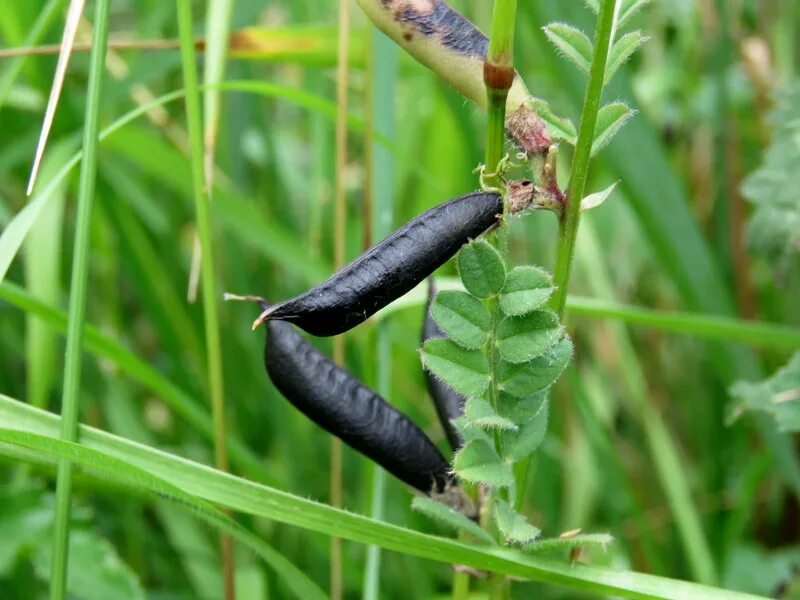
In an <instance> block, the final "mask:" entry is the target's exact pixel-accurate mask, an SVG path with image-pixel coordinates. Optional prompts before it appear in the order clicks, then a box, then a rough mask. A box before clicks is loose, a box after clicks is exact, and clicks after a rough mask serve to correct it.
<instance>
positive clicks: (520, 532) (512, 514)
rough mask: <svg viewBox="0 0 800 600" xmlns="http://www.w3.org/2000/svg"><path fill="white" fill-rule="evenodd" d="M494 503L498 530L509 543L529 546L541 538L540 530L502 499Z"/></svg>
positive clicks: (497, 499)
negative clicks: (528, 544)
mask: <svg viewBox="0 0 800 600" xmlns="http://www.w3.org/2000/svg"><path fill="white" fill-rule="evenodd" d="M494 502H495V505H494V509H495V512H494V518H495V521H496V522H497V528H498V529H499V530H500V533H501V534H502V535H503V537H504V538H505V540H506V541H507V542H508V543H510V544H527V543H529V542H531V541H533V540H535V539H536V538H537V537H539V534H540V533H541V531H540V530H539V528H538V527H534V526H533V525H531V524H530V523H528V521H527V520H526V519H525V517H524V516H522V515H521V514H519V513H518V512H517V511H515V510H514V508H513V507H512V506H511V505H510V504H509V503H508V502H506V501H505V500H502V499H500V498H496V499H495V501H494Z"/></svg>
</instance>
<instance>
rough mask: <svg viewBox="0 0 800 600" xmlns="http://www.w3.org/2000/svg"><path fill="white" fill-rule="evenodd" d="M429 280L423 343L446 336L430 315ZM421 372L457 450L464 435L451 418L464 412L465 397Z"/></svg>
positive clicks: (432, 288) (432, 291)
mask: <svg viewBox="0 0 800 600" xmlns="http://www.w3.org/2000/svg"><path fill="white" fill-rule="evenodd" d="M429 281H430V284H429V286H428V301H427V303H426V305H425V317H424V319H423V320H422V343H423V344H424V343H425V342H427V341H428V340H430V339H433V338H443V337H446V335H445V333H444V331H442V329H441V327H439V325H437V324H436V321H434V320H433V317H432V316H431V304H433V300H434V298H435V297H436V286H435V285H434V282H433V279H432V278H431V279H430V280H429ZM423 372H424V374H425V381H426V383H427V384H428V393H430V395H431V399H433V404H434V406H435V407H436V414H437V415H438V416H439V422H440V423H441V424H442V428H443V429H444V432H445V435H446V436H447V441H448V442H450V447H451V448H452V449H453V450H458V449H459V448H461V446H463V445H464V437H463V436H462V435H461V432H460V431H459V430H458V428H457V427H456V426H455V425H453V423H452V420H453V419H455V418H458V417H460V416H461V415H463V414H464V405H465V404H466V402H467V398H466V397H465V396H464V395H463V394H459V393H458V392H457V391H455V390H454V389H453V388H451V387H450V386H449V385H447V384H446V383H445V382H444V381H442V380H441V379H439V378H438V377H436V376H435V375H433V374H432V373H431V372H430V371H428V369H423Z"/></svg>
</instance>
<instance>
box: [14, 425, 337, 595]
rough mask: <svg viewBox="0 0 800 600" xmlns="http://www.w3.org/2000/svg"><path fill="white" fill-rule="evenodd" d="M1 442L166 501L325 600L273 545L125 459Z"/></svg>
mask: <svg viewBox="0 0 800 600" xmlns="http://www.w3.org/2000/svg"><path fill="white" fill-rule="evenodd" d="M0 441H3V442H5V443H10V444H15V445H18V446H22V447H24V448H28V449H31V450H35V451H37V452H40V453H44V454H46V455H50V456H55V457H58V458H59V459H60V460H64V459H68V460H74V461H75V462H76V463H78V464H80V465H81V466H83V467H85V468H87V469H88V470H89V471H90V472H95V473H100V474H102V476H103V477H105V478H109V479H112V480H114V481H117V482H119V483H123V484H125V485H127V486H130V488H132V489H134V490H137V491H141V490H146V491H148V492H149V493H151V494H153V495H154V496H156V497H158V498H166V499H167V500H170V501H172V502H174V503H175V504H177V505H178V506H179V507H180V508H182V509H183V510H188V511H189V512H190V513H191V514H193V515H194V516H196V517H199V518H200V519H202V520H203V521H205V522H207V523H208V524H209V525H212V526H214V527H216V528H217V529H219V530H221V531H224V532H226V533H227V534H229V535H230V536H231V537H234V538H236V539H237V540H239V541H241V542H242V543H244V544H246V545H247V546H248V547H249V548H250V549H251V550H253V551H254V552H255V553H256V554H258V555H259V556H260V557H261V558H262V559H264V562H266V563H267V564H268V565H269V566H270V567H272V568H273V569H274V570H275V572H276V573H277V575H278V576H279V577H281V578H282V579H283V580H284V583H285V584H286V585H287V587H289V589H291V590H292V591H293V592H294V595H295V596H297V597H298V598H301V599H303V600H305V599H306V598H313V599H317V600H323V599H324V598H326V596H325V592H323V591H322V589H320V587H319V586H318V585H316V584H315V583H314V582H313V581H311V580H310V579H309V578H308V576H306V575H305V574H304V573H303V572H302V571H301V570H300V569H298V568H297V567H296V566H294V565H293V564H292V563H291V562H290V561H288V560H287V559H286V557H284V556H283V555H282V554H281V553H280V552H278V551H277V550H275V549H274V548H273V547H272V546H270V545H268V544H266V543H265V542H264V541H263V540H261V538H259V537H258V536H257V535H255V534H253V533H251V532H250V531H248V530H247V529H245V528H244V527H243V526H242V525H240V524H239V523H237V522H236V521H234V520H233V519H231V518H230V517H228V516H226V515H225V514H224V513H222V512H221V511H219V510H218V509H216V508H214V506H212V505H211V504H209V503H208V502H205V501H203V500H199V499H198V498H196V497H195V496H193V495H191V494H187V493H186V492H185V491H184V490H182V489H181V488H180V487H178V486H176V485H174V484H172V483H170V482H169V481H168V480H165V479H162V478H159V477H157V476H154V475H153V474H152V473H150V472H149V471H147V470H145V469H141V468H139V467H135V466H133V465H131V464H129V463H128V462H126V461H124V460H120V459H118V458H115V457H113V456H108V455H106V454H104V453H102V452H98V451H97V450H93V449H91V448H86V447H83V446H81V445H79V444H76V443H74V442H67V441H64V440H59V439H55V438H51V437H47V436H44V435H39V434H35V433H30V432H25V431H19V430H13V429H0Z"/></svg>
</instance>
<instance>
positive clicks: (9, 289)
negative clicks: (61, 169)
mask: <svg viewBox="0 0 800 600" xmlns="http://www.w3.org/2000/svg"><path fill="white" fill-rule="evenodd" d="M0 298H2V299H3V300H5V301H7V302H9V303H11V304H12V305H14V306H16V307H18V308H20V309H21V310H24V311H25V312H26V313H28V314H30V315H34V316H36V317H37V318H39V319H41V321H42V322H43V323H45V324H47V325H48V326H50V327H52V328H54V329H56V330H57V331H59V332H60V333H64V332H65V331H66V329H67V316H66V314H65V313H64V312H62V311H60V310H58V309H56V308H53V307H52V306H48V305H46V304H44V303H42V302H40V301H39V300H37V299H36V298H33V297H32V296H30V295H29V294H27V293H25V291H24V290H22V289H21V288H19V287H18V286H16V285H14V284H12V283H9V282H5V283H3V284H0ZM83 344H84V349H85V350H86V351H87V352H90V353H91V354H94V355H95V356H96V357H97V358H102V359H106V360H109V361H111V362H112V363H113V364H115V365H116V366H117V367H119V368H120V370H121V371H122V372H124V373H127V374H128V376H129V377H131V378H132V379H133V380H134V381H137V382H138V383H140V384H141V385H143V386H144V387H145V388H147V389H149V390H150V391H151V392H153V394H155V395H156V396H157V397H158V398H160V399H161V400H163V401H164V403H165V404H166V405H167V406H169V407H170V408H171V409H172V410H174V411H175V412H176V413H177V414H178V415H180V416H181V417H182V418H183V419H185V420H186V422H187V423H189V424H190V425H191V426H192V427H194V428H195V429H196V430H197V431H198V432H199V433H200V434H202V435H204V436H205V437H206V438H208V439H209V440H212V439H213V435H214V426H213V423H212V422H211V418H210V416H209V414H208V412H206V411H205V410H203V408H201V407H200V406H199V404H198V402H196V401H195V400H194V399H192V397H191V396H190V395H189V394H188V393H186V392H185V391H184V390H182V389H181V388H179V387H178V386H177V385H175V384H174V383H172V382H171V381H170V380H169V379H167V378H166V377H164V376H163V375H162V374H161V373H159V372H158V371H157V370H156V369H154V368H153V367H151V366H150V365H149V364H148V363H147V362H145V361H144V360H142V359H141V358H139V357H138V356H137V355H136V354H134V353H133V352H132V351H131V350H129V349H128V348H126V347H125V346H123V345H122V344H121V343H120V342H118V341H117V340H115V339H113V338H111V337H109V336H108V335H106V334H104V333H102V332H100V331H99V330H98V329H97V328H95V327H93V326H92V325H89V324H86V325H84V337H83ZM228 450H229V451H230V453H231V458H232V459H233V461H234V463H235V464H236V466H237V467H238V468H239V469H241V471H242V473H244V474H245V475H247V476H248V477H252V478H255V479H258V480H259V481H264V482H268V483H271V482H274V477H273V476H272V475H271V474H270V472H269V470H268V469H266V468H265V467H264V464H263V462H262V460H261V459H260V458H259V457H258V456H257V455H256V454H255V453H254V452H253V451H252V450H250V448H248V447H247V446H246V445H245V444H244V443H243V442H242V441H241V440H240V439H238V438H237V437H234V436H230V437H229V439H228Z"/></svg>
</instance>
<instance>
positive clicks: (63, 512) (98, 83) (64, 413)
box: [50, 0, 108, 600]
mask: <svg viewBox="0 0 800 600" xmlns="http://www.w3.org/2000/svg"><path fill="white" fill-rule="evenodd" d="M93 39H94V41H95V45H94V47H93V48H92V54H91V58H90V67H89V85H88V98H87V102H86V113H85V114H86V118H85V120H84V126H83V162H82V163H81V176H80V183H79V188H78V215H77V224H76V228H75V247H74V250H73V262H72V275H71V279H70V298H69V313H68V315H69V316H68V321H67V350H66V357H65V362H64V389H63V394H62V399H61V439H63V440H66V441H69V442H72V441H75V439H76V438H77V434H78V413H79V408H80V395H79V392H80V385H81V358H82V356H83V349H82V346H83V331H84V321H85V317H86V289H87V284H88V278H89V241H90V235H91V225H92V200H93V199H94V187H95V179H96V173H97V146H98V143H99V133H100V127H99V121H100V97H101V93H102V89H103V74H104V71H105V59H106V44H107V42H108V0H98V2H97V5H96V11H95V20H94V32H93ZM71 503H72V463H70V462H69V461H68V460H67V459H65V458H62V459H60V460H59V461H58V475H57V481H56V514H55V526H54V538H53V562H52V571H51V577H50V598H51V599H52V600H62V599H63V598H64V597H65V595H66V588H67V567H68V559H69V550H68V548H69V532H70V515H71V512H72V511H71V508H72V506H71Z"/></svg>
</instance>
